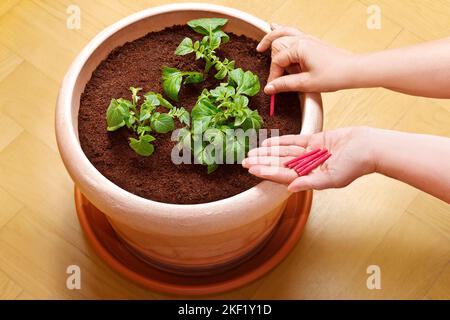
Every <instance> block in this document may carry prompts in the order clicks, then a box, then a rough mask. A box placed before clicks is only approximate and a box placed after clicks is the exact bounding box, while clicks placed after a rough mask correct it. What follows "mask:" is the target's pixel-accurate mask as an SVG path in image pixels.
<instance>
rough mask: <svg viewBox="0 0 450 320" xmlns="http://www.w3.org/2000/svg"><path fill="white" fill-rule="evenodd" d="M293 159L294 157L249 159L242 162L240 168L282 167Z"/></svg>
mask: <svg viewBox="0 0 450 320" xmlns="http://www.w3.org/2000/svg"><path fill="white" fill-rule="evenodd" d="M292 159H294V157H293V156H292V157H276V156H260V157H249V158H246V159H244V160H243V161H242V166H243V167H244V168H247V169H248V168H250V167H252V166H255V165H262V166H275V167H277V166H278V167H280V166H283V165H284V164H285V163H286V162H288V161H290V160H292Z"/></svg>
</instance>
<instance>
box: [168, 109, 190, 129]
mask: <svg viewBox="0 0 450 320" xmlns="http://www.w3.org/2000/svg"><path fill="white" fill-rule="evenodd" d="M169 116H171V117H177V118H178V119H179V120H180V122H181V123H184V124H185V125H189V122H190V116H189V112H188V111H187V110H186V109H184V108H183V107H181V108H173V109H172V110H170V111H169Z"/></svg>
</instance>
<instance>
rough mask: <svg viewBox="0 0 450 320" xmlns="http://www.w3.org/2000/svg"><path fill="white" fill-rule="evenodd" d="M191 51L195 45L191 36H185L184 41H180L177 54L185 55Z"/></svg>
mask: <svg viewBox="0 0 450 320" xmlns="http://www.w3.org/2000/svg"><path fill="white" fill-rule="evenodd" d="M191 52H194V47H193V44H192V39H191V38H184V39H183V41H181V42H180V44H179V45H178V47H177V49H176V50H175V54H176V55H178V56H184V55H186V54H188V53H191Z"/></svg>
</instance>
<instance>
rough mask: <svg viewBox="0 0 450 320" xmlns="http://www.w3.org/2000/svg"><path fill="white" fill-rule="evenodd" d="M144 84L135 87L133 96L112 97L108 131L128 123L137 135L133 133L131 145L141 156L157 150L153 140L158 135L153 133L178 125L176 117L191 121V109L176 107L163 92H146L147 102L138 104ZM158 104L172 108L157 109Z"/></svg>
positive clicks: (108, 111)
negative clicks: (189, 110)
mask: <svg viewBox="0 0 450 320" xmlns="http://www.w3.org/2000/svg"><path fill="white" fill-rule="evenodd" d="M141 90H142V88H134V87H131V88H130V91H131V93H132V99H131V101H130V100H126V99H123V98H119V99H112V100H111V102H110V104H109V107H108V109H107V111H106V121H107V124H108V127H107V130H108V131H116V130H118V129H119V128H122V127H127V128H128V129H130V130H131V131H132V132H133V133H134V134H135V136H134V137H130V141H129V145H130V147H131V148H132V149H133V150H134V151H135V152H136V153H137V154H139V155H141V156H150V155H151V154H152V153H153V151H154V146H153V144H152V143H151V142H152V141H154V140H155V139H156V138H155V137H154V136H153V135H151V134H150V132H152V131H155V132H157V133H167V132H170V131H172V130H173V129H174V128H175V124H174V118H178V119H179V121H180V122H181V123H183V124H185V125H189V112H187V111H186V110H185V109H184V108H176V107H174V106H173V105H172V104H171V103H170V102H169V101H167V100H166V99H164V98H163V97H162V96H161V95H160V94H159V93H154V92H148V93H146V94H144V96H143V97H144V102H143V103H142V104H141V105H140V107H138V102H139V100H140V99H141V97H140V96H139V95H138V93H139V91H141ZM158 106H162V107H164V108H166V109H168V110H169V112H168V113H161V112H158V111H156V109H157V108H158Z"/></svg>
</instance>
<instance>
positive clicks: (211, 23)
mask: <svg viewBox="0 0 450 320" xmlns="http://www.w3.org/2000/svg"><path fill="white" fill-rule="evenodd" d="M227 22H228V19H224V18H203V19H195V20H191V21H188V23H187V24H188V26H190V27H191V28H192V29H194V31H195V32H198V33H200V34H203V35H205V36H207V35H209V34H210V33H211V32H212V31H216V30H217V29H219V28H220V27H222V26H224V25H225V24H226V23H227Z"/></svg>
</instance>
